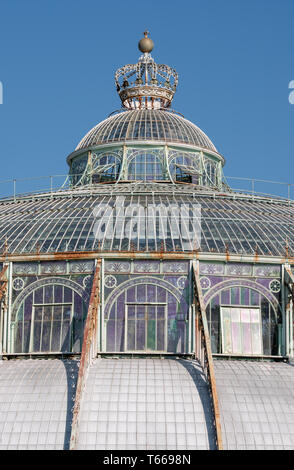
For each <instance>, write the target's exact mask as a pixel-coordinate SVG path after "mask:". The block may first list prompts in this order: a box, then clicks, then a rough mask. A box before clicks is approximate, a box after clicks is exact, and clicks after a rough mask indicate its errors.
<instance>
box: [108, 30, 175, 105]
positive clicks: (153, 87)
mask: <svg viewBox="0 0 294 470" xmlns="http://www.w3.org/2000/svg"><path fill="white" fill-rule="evenodd" d="M143 34H144V38H142V39H141V40H140V41H139V44H138V47H139V50H140V51H141V52H142V53H143V54H142V55H141V56H140V57H139V60H138V62H137V63H136V64H127V65H124V66H123V67H121V68H119V69H118V70H117V71H116V73H115V84H116V89H117V92H118V94H119V96H120V99H121V101H122V105H123V107H124V108H127V109H160V108H169V107H170V105H171V102H172V99H173V97H174V94H175V91H176V88H177V85H178V74H177V72H176V70H175V69H173V68H171V67H169V66H168V65H164V64H156V63H155V61H154V59H153V57H151V54H150V52H151V51H152V50H153V47H154V44H153V41H152V39H150V38H149V37H148V34H149V32H148V31H147V30H146V31H144V33H143Z"/></svg>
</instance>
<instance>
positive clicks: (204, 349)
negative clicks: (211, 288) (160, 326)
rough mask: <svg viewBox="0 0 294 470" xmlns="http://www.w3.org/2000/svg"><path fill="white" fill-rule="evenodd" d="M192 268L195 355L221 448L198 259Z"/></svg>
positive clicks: (216, 400) (216, 399) (219, 423)
mask: <svg viewBox="0 0 294 470" xmlns="http://www.w3.org/2000/svg"><path fill="white" fill-rule="evenodd" d="M192 270H193V277H194V282H193V285H194V296H195V297H194V301H195V356H196V358H197V359H198V360H199V361H200V362H201V364H203V365H204V367H203V368H204V372H205V374H206V377H207V381H208V385H209V388H210V394H211V398H212V405H213V412H214V420H215V430H216V443H217V449H218V450H223V443H222V433H221V420H220V411H219V402H218V395H217V388H216V381H215V373H214V365H213V358H212V353H211V344H210V335H209V330H208V324H207V318H206V312H205V305H204V300H203V295H202V289H201V285H200V277H199V261H197V264H196V261H195V260H193V262H192Z"/></svg>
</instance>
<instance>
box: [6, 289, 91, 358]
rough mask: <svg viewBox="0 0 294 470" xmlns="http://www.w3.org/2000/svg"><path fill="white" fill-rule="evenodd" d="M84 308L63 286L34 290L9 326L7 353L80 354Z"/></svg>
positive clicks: (74, 295) (77, 298) (75, 294)
mask: <svg viewBox="0 0 294 470" xmlns="http://www.w3.org/2000/svg"><path fill="white" fill-rule="evenodd" d="M86 315H87V307H86V305H85V302H84V301H83V299H82V297H81V296H80V295H79V294H78V293H77V292H75V291H74V290H73V289H71V288H69V287H66V286H64V285H58V284H54V285H44V286H42V287H38V288H36V289H35V290H34V291H33V292H31V293H30V294H29V295H28V296H27V297H26V298H25V299H24V300H23V302H22V303H21V305H20V307H19V308H18V311H17V313H16V314H15V315H14V316H12V319H11V323H10V334H11V352H12V353H29V352H40V353H48V352H77V353H78V352H81V349H82V342H83V331H84V323H85V320H86Z"/></svg>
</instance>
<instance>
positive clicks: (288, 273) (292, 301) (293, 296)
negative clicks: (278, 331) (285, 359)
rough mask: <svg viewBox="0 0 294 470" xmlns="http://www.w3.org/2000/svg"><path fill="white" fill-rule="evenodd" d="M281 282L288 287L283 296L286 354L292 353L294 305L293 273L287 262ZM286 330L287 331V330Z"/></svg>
mask: <svg viewBox="0 0 294 470" xmlns="http://www.w3.org/2000/svg"><path fill="white" fill-rule="evenodd" d="M283 279H284V280H283V282H284V283H285V285H286V286H287V287H288V289H289V292H290V294H289V297H288V299H287V297H286V298H285V297H284V306H285V310H286V320H285V323H286V334H285V336H286V338H285V339H286V345H285V348H286V354H288V355H290V356H291V355H292V354H293V346H292V344H293V325H292V322H293V305H294V275H293V273H292V270H291V267H290V265H289V264H285V265H284V275H283ZM287 330H288V332H287Z"/></svg>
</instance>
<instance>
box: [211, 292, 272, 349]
mask: <svg viewBox="0 0 294 470" xmlns="http://www.w3.org/2000/svg"><path fill="white" fill-rule="evenodd" d="M206 314H207V320H208V326H209V331H210V337H211V346H212V352H214V353H222V354H236V355H248V356H251V355H276V354H277V353H278V317H277V312H276V310H275V308H274V307H273V305H272V303H271V302H270V301H269V300H268V299H267V298H266V297H265V296H263V295H262V294H261V293H260V292H258V291H256V290H254V289H250V288H248V287H240V286H236V287H230V288H229V289H223V290H221V291H220V292H219V293H218V294H216V295H215V296H214V297H213V298H212V299H211V300H210V302H209V304H208V305H207V308H206Z"/></svg>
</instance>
